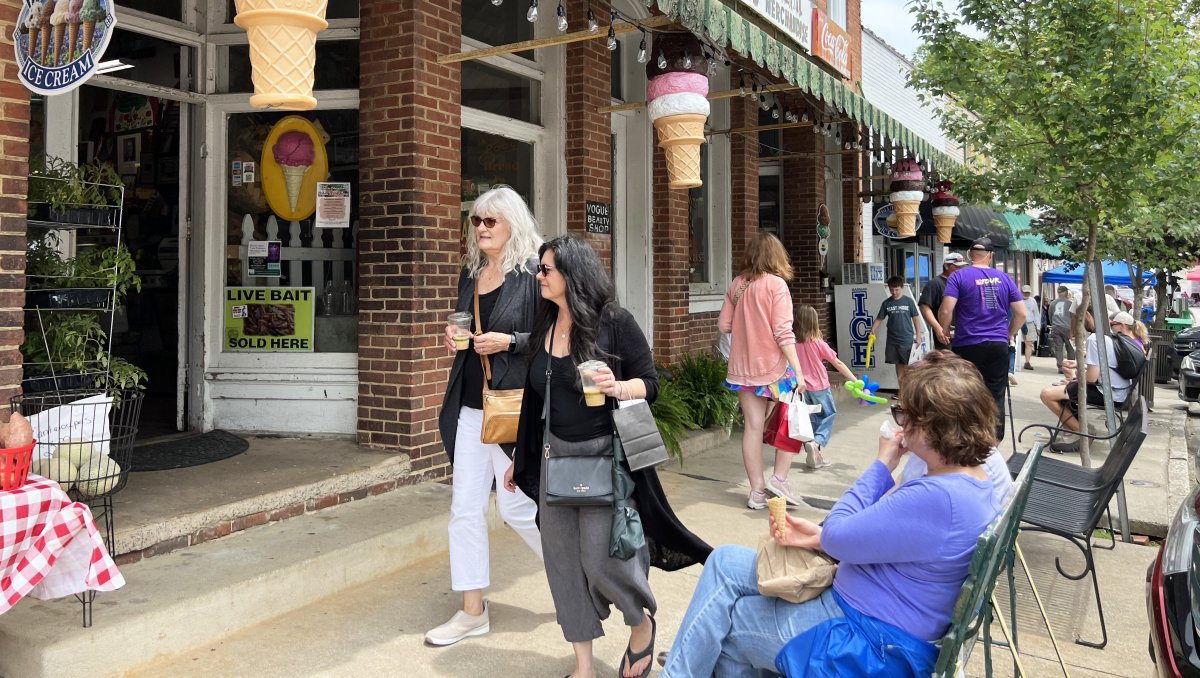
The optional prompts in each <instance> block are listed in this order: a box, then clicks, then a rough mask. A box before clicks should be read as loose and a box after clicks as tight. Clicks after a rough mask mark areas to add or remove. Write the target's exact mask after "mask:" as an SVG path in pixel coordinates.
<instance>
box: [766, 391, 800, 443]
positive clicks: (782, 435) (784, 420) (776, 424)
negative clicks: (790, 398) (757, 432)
mask: <svg viewBox="0 0 1200 678" xmlns="http://www.w3.org/2000/svg"><path fill="white" fill-rule="evenodd" d="M789 407H791V405H790V404H789V403H787V402H784V401H779V402H777V403H775V409H773V410H771V416H769V417H767V423H766V424H765V425H764V426H763V442H764V443H766V444H768V445H771V446H773V447H774V448H775V449H777V450H779V451H780V452H791V453H792V454H797V453H799V452H800V450H802V449H804V443H803V442H801V441H799V440H796V439H795V438H792V437H791V436H789V435H788V417H787V412H788V408H789Z"/></svg>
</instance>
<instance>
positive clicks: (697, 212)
mask: <svg viewBox="0 0 1200 678" xmlns="http://www.w3.org/2000/svg"><path fill="white" fill-rule="evenodd" d="M710 177H711V173H710V172H709V171H708V144H701V145H700V180H701V181H703V182H704V185H703V186H700V187H699V188H692V189H689V190H688V282H693V283H706V282H712V270H711V269H712V243H711V241H710V239H709V233H710V231H711V228H712V224H711V222H710V220H709V206H710V204H711V200H710V199H709V194H710V191H709V188H710V187H709V178H710Z"/></svg>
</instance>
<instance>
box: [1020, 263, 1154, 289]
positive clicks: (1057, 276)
mask: <svg viewBox="0 0 1200 678" xmlns="http://www.w3.org/2000/svg"><path fill="white" fill-rule="evenodd" d="M1103 268H1104V284H1106V285H1125V286H1129V287H1131V286H1133V281H1132V280H1130V279H1129V266H1128V265H1127V264H1126V263H1125V262H1124V261H1106V262H1104V266H1103ZM1135 268H1138V267H1136V266H1135ZM1083 272H1084V268H1083V264H1081V263H1076V262H1068V263H1065V264H1063V265H1062V266H1059V267H1058V268H1052V269H1050V270H1049V271H1046V272H1045V273H1043V274H1042V282H1044V283H1082V282H1083ZM1153 275H1154V271H1152V270H1149V269H1146V270H1144V271H1142V272H1141V276H1142V282H1143V284H1145V282H1146V281H1148V280H1149V279H1150V278H1151V276H1153Z"/></svg>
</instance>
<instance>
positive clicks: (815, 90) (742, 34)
mask: <svg viewBox="0 0 1200 678" xmlns="http://www.w3.org/2000/svg"><path fill="white" fill-rule="evenodd" d="M726 1H728V0H726ZM642 2H643V3H644V4H645V5H646V6H647V7H654V6H657V7H658V9H659V10H660V11H662V13H663V14H665V15H667V16H668V17H669V18H670V19H671V20H672V21H677V22H679V23H680V24H683V25H684V26H686V27H687V28H688V30H690V31H692V32H693V33H695V34H697V35H701V36H703V37H706V38H707V39H709V40H711V41H712V42H715V43H716V44H718V45H722V46H725V45H728V46H729V47H730V48H732V49H733V50H734V51H735V52H737V53H739V54H741V55H743V56H745V57H748V58H750V59H752V60H753V61H754V63H756V64H758V65H759V66H760V67H762V68H765V69H766V70H768V71H769V72H770V73H771V74H773V75H777V76H779V77H782V78H783V79H785V80H787V81H788V82H789V83H791V84H793V85H795V86H797V87H799V88H800V89H801V90H802V91H804V92H806V93H808V94H811V95H812V96H814V97H816V98H818V99H820V100H821V101H824V102H827V103H830V104H834V105H836V106H837V107H838V108H840V109H842V110H843V111H844V112H845V113H846V114H847V115H848V116H850V117H851V118H852V119H854V120H856V121H858V122H859V123H861V124H863V125H866V126H868V127H870V128H872V129H874V130H876V131H878V132H879V133H880V134H882V135H883V136H886V137H888V138H890V139H894V140H896V141H897V142H898V143H900V144H903V145H904V146H905V147H907V148H908V149H909V150H910V151H911V152H913V153H915V154H916V155H918V156H920V157H921V158H928V159H930V160H931V161H932V162H933V163H934V164H935V165H941V166H943V167H944V166H947V165H950V164H960V163H958V161H956V160H955V159H954V158H953V157H951V156H949V155H947V154H946V153H943V152H942V151H940V150H938V149H937V148H935V147H934V146H933V144H931V143H929V142H928V141H927V140H925V139H922V138H921V137H920V136H918V135H917V134H915V133H913V132H912V130H910V129H908V128H907V127H905V126H904V125H901V124H900V123H899V122H897V121H896V120H895V119H894V118H892V117H891V116H890V115H888V114H887V113H884V112H883V111H881V110H879V109H877V108H875V107H874V106H872V105H871V104H870V103H869V102H867V101H866V100H865V99H864V98H863V97H862V96H861V95H860V94H858V93H857V92H855V91H854V90H853V89H851V88H850V87H847V86H846V84H845V82H844V81H843V80H842V79H841V78H838V77H834V76H831V75H829V74H828V73H826V72H825V71H824V70H822V69H820V68H818V67H817V66H816V65H814V64H813V63H812V62H810V61H809V58H808V56H807V55H806V54H803V53H801V52H798V51H796V49H795V48H794V47H793V46H792V44H791V43H790V42H787V43H785V42H780V41H779V40H776V39H775V38H774V37H773V36H771V35H768V34H767V33H765V32H763V31H762V30H761V29H759V28H758V27H757V26H755V25H754V24H753V23H751V22H749V21H747V20H746V19H745V17H743V16H741V15H739V14H738V13H737V12H736V11H734V10H733V8H731V7H729V6H728V5H726V4H725V2H724V1H722V0H642ZM805 47H806V46H805Z"/></svg>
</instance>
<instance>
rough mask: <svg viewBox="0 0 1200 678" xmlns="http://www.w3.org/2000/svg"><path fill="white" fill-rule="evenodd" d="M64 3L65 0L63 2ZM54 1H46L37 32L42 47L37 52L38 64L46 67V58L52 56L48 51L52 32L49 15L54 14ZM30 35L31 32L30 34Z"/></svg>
mask: <svg viewBox="0 0 1200 678" xmlns="http://www.w3.org/2000/svg"><path fill="white" fill-rule="evenodd" d="M63 2H66V0H63ZM54 7H55V0H46V4H45V6H43V7H42V23H41V25H40V26H39V29H40V30H39V32H40V33H41V34H42V45H41V48H40V49H39V50H38V51H39V57H38V60H37V61H38V63H39V64H42V65H43V66H45V65H48V62H47V61H46V58H47V57H48V56H50V55H51V54H53V53H52V52H51V51H50V40H51V39H52V37H51V32H52V31H53V30H54V29H53V28H52V27H51V26H50V15H51V14H53V13H54ZM31 35H32V32H31Z"/></svg>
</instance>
